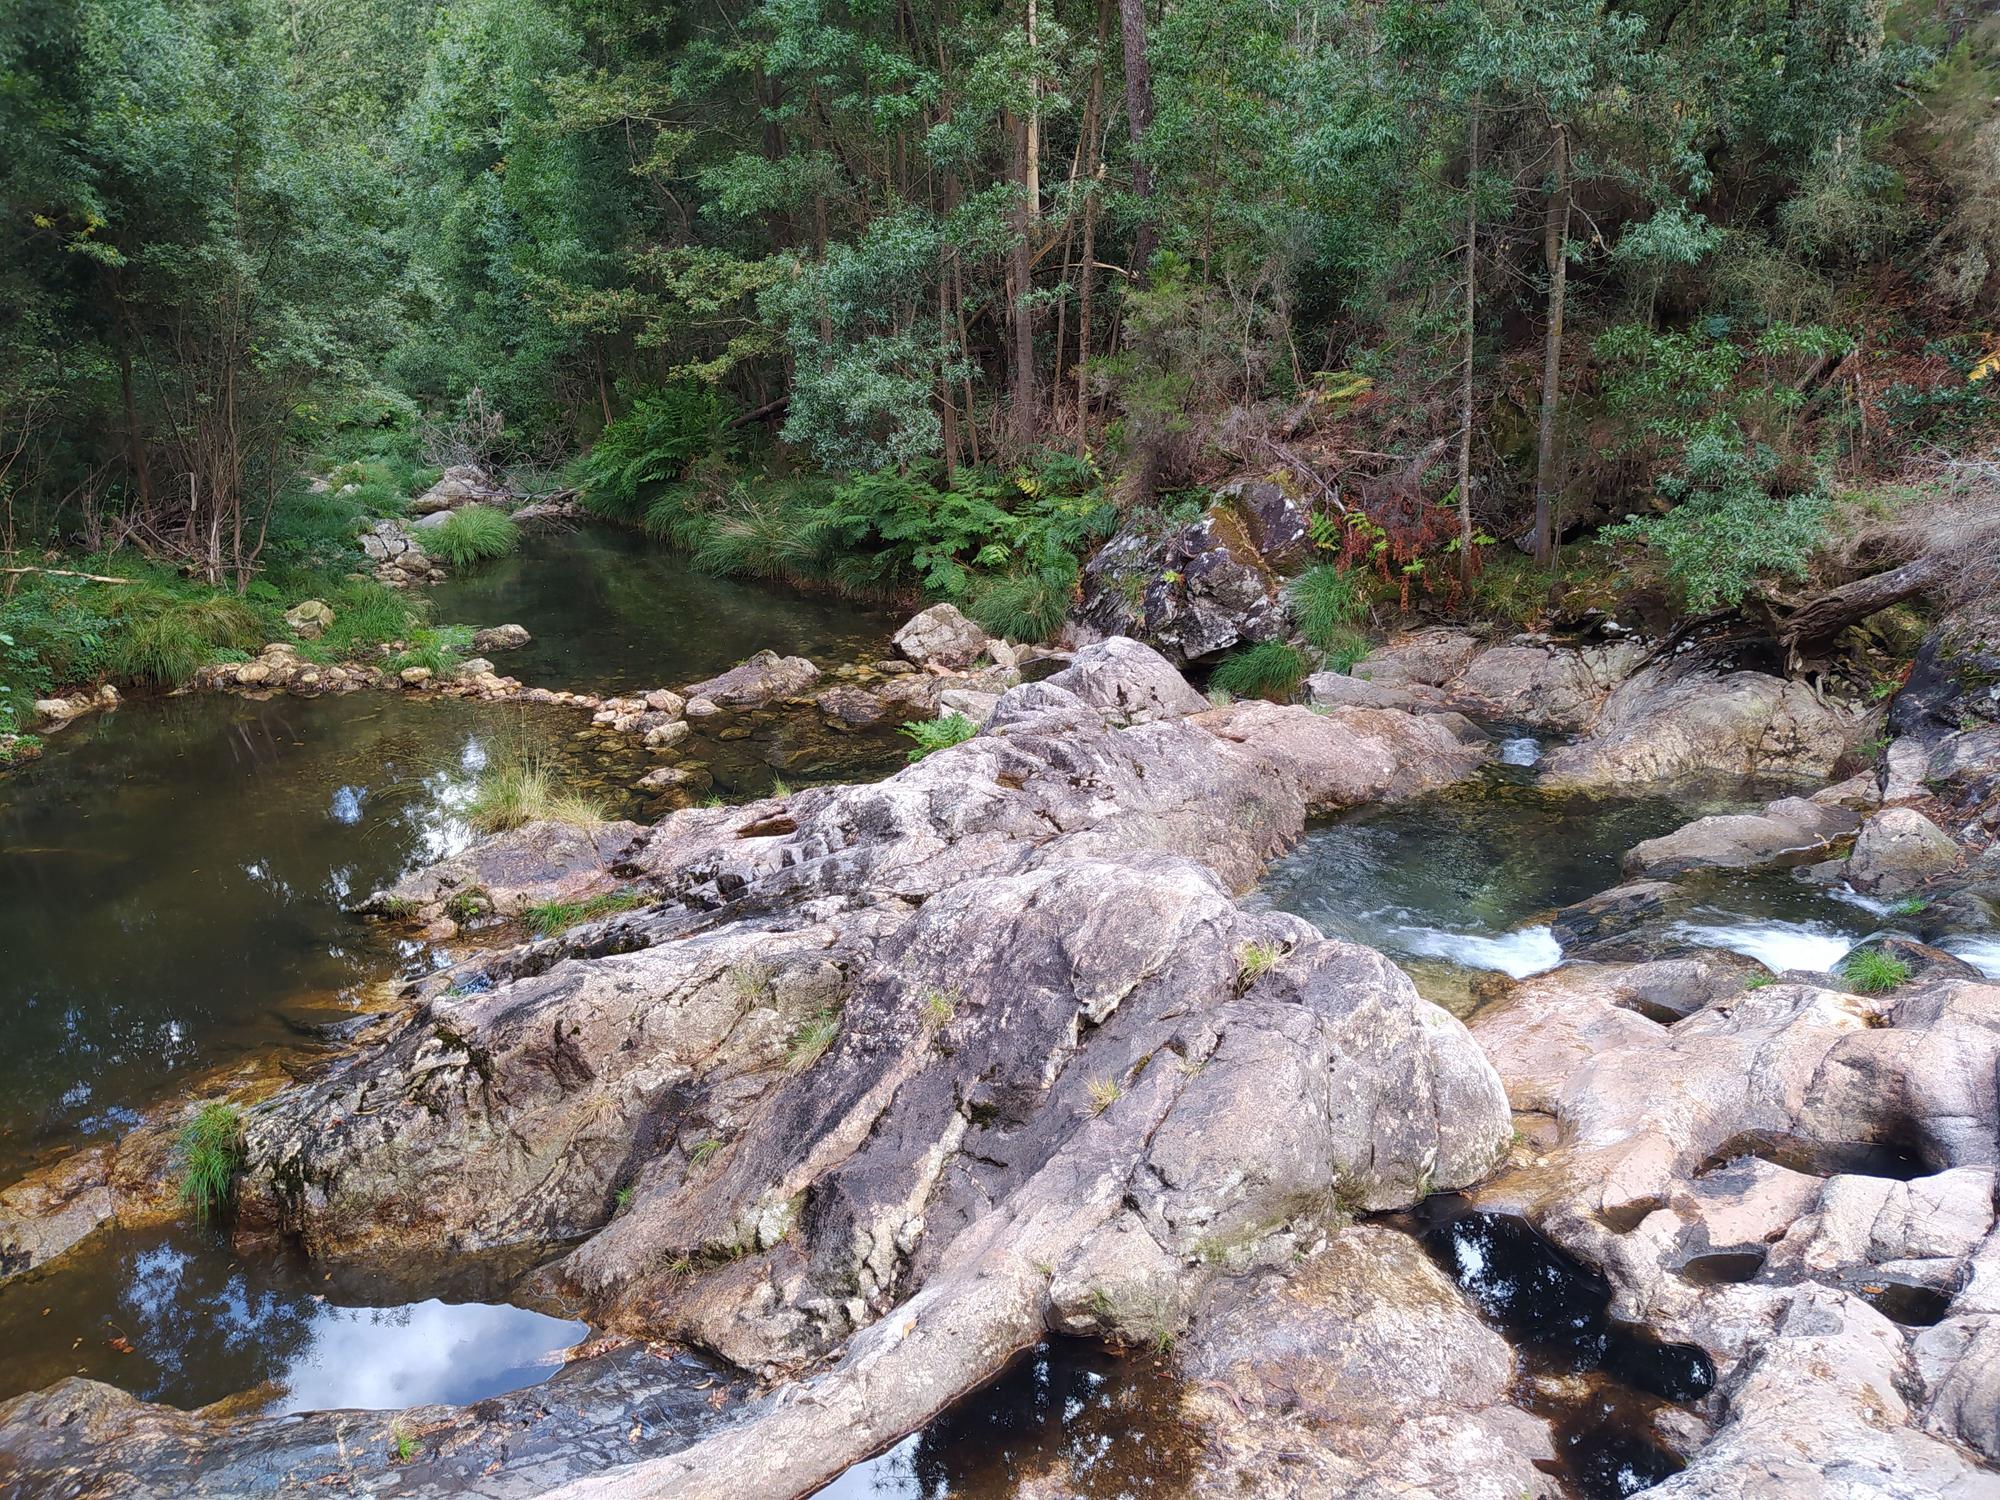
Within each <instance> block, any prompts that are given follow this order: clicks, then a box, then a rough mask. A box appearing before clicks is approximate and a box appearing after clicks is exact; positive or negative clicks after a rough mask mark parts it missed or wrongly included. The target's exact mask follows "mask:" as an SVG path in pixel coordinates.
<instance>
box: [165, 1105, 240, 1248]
mask: <svg viewBox="0 0 2000 1500" xmlns="http://www.w3.org/2000/svg"><path fill="white" fill-rule="evenodd" d="M178 1148H179V1153H180V1161H181V1202H182V1203H183V1204H185V1205H186V1206H187V1207H189V1208H191V1209H193V1210H194V1212H195V1217H196V1218H198V1219H201V1220H202V1221H203V1222H207V1221H209V1220H213V1219H219V1218H221V1217H223V1216H224V1215H225V1214H227V1213H228V1212H229V1209H230V1206H231V1205H232V1204H234V1203H235V1201H236V1174H237V1173H238V1172H240V1171H241V1170H242V1169H243V1117H242V1116H241V1115H240V1114H239V1113H238V1112H237V1110H236V1107H235V1106H234V1105H233V1104H204V1105H203V1106H202V1107H201V1109H200V1111H199V1112H198V1113H196V1115H195V1117H194V1118H193V1119H192V1120H189V1121H188V1122H187V1124H185V1125H183V1126H182V1127H181V1133H180V1140H179V1142H178Z"/></svg>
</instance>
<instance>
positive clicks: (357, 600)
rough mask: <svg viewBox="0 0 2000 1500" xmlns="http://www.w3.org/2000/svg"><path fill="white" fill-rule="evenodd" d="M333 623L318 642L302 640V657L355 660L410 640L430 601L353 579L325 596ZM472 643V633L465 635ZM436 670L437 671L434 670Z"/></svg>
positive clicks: (378, 584) (418, 626) (365, 579)
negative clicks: (331, 612) (395, 642)
mask: <svg viewBox="0 0 2000 1500" xmlns="http://www.w3.org/2000/svg"><path fill="white" fill-rule="evenodd" d="M323 597H324V599H325V602H326V605H327V607H328V608H330V609H331V610H332V611H333V623H332V624H331V625H329V626H327V627H326V631H325V633H324V634H323V635H321V636H320V637H319V639H318V640H313V641H301V642H300V643H299V654H300V655H302V656H305V657H307V658H309V659H311V660H313V661H320V662H330V661H351V660H353V659H355V658H356V657H361V656H365V655H367V654H368V653H369V652H370V651H371V650H373V648H375V647H377V646H381V645H385V644H387V643H388V642H390V641H407V640H410V639H412V638H413V637H414V636H416V635H417V634H418V633H419V632H420V631H422V629H423V625H424V620H425V617H426V616H427V615H428V614H429V613H430V601H429V600H427V599H425V598H423V597H422V596H421V595H417V594H411V593H406V592H404V591H402V590H399V589H392V588H390V587H389V586H388V585H386V584H381V583H377V582H375V580H374V579H372V578H350V579H346V580H344V581H343V582H342V583H341V584H340V585H339V586H338V587H337V588H334V589H331V590H329V591H328V592H327V593H326V594H325V595H324V596H323ZM464 644H465V645H467V646H470V645H471V644H472V632H471V631H470V630H466V631H465V633H464ZM432 670H433V671H436V670H437V668H435V667H433V668H432Z"/></svg>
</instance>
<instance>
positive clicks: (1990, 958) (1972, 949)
mask: <svg viewBox="0 0 2000 1500" xmlns="http://www.w3.org/2000/svg"><path fill="white" fill-rule="evenodd" d="M1938 946H1939V947H1940V948H1942V949H1944V951H1945V952H1947V953H1949V954H1951V955H1952V957H1954V958H1962V959H1964V960H1965V961H1966V962H1967V963H1969V964H1971V965H1972V967H1973V968H1975V969H1977V970H1978V971H1979V972H1980V973H1982V974H1985V975H1987V976H1988V977H1990V978H1993V979H2000V937H1950V938H1946V939H1944V941H1942V942H1941V943H1939V944H1938Z"/></svg>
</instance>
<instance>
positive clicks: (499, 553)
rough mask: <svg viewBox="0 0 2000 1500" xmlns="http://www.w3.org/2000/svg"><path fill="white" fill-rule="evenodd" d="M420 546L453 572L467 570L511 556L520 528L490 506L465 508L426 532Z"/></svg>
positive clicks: (518, 537) (519, 537)
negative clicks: (476, 565) (479, 564)
mask: <svg viewBox="0 0 2000 1500" xmlns="http://www.w3.org/2000/svg"><path fill="white" fill-rule="evenodd" d="M423 542H424V550H425V551H426V552H429V553H432V554H433V555H435V556H438V557H441V558H443V559H444V560H445V561H446V562H448V563H450V564H451V565H452V566H453V567H454V568H467V567H470V566H472V564H474V563H477V562H485V561H487V560H488V559H490V558H495V557H505V556H506V555H507V554H508V553H509V552H512V551H513V550H514V549H515V548H516V547H518V546H520V545H521V528H520V526H519V525H517V524H516V523H515V521H514V518H513V517H512V516H510V515H507V514H505V513H504V512H501V511H497V510H495V509H493V507H492V506H490V505H468V506H466V507H465V509H463V510H455V511H453V512H452V513H451V516H450V518H449V519H447V520H446V521H445V522H444V524H443V525H441V526H437V527H435V528H432V529H430V530H428V531H427V532H425V534H424V538H423Z"/></svg>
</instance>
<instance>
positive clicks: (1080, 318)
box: [1076, 0, 1111, 457]
mask: <svg viewBox="0 0 2000 1500" xmlns="http://www.w3.org/2000/svg"><path fill="white" fill-rule="evenodd" d="M1110 25H1111V12H1110V9H1109V0H1098V4H1097V61H1096V63H1095V65H1093V66H1092V68H1091V70H1090V96H1089V98H1088V99H1087V100H1086V101H1085V102H1084V106H1083V137H1082V142H1081V144H1083V145H1085V146H1086V147H1087V148H1088V150H1089V153H1090V155H1089V161H1090V170H1089V173H1088V174H1087V176H1086V177H1085V181H1086V182H1088V183H1089V186H1088V187H1087V188H1085V189H1084V200H1083V267H1082V270H1081V271H1080V272H1079V273H1078V275H1079V279H1078V281H1077V284H1076V451H1077V455H1078V457H1082V456H1083V454H1084V453H1086V452H1087V451H1088V450H1089V447H1090V373H1089V362H1090V298H1091V293H1092V291H1093V289H1094V285H1095V278H1096V273H1097V195H1098V191H1099V189H1100V188H1101V187H1102V186H1103V183H1104V143H1103V139H1102V135H1103V128H1104V127H1103V108H1104V39H1105V36H1106V33H1107V32H1108V31H1109V30H1110Z"/></svg>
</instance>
